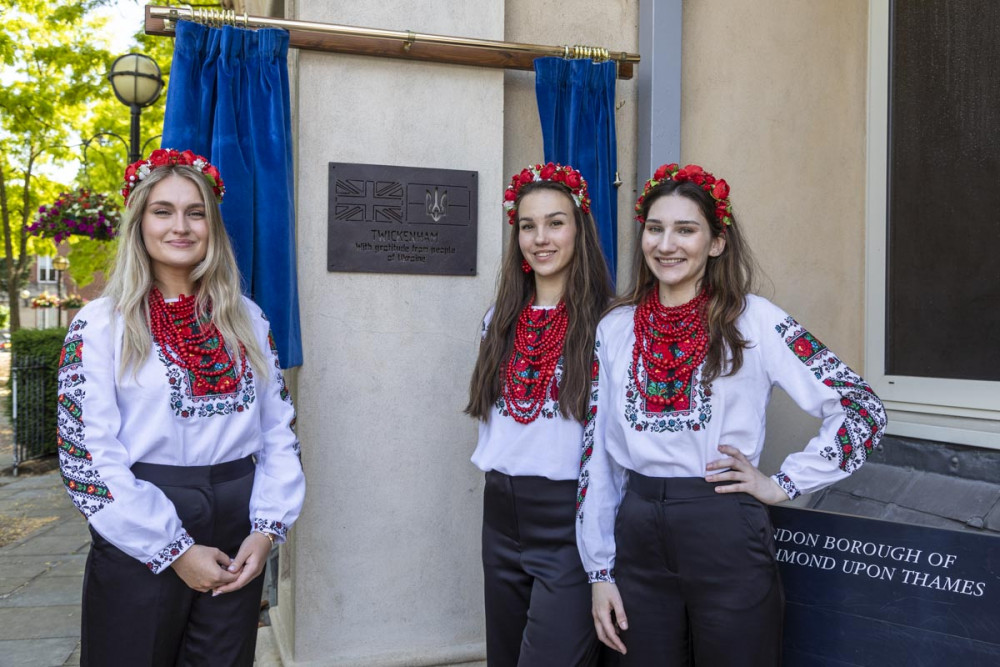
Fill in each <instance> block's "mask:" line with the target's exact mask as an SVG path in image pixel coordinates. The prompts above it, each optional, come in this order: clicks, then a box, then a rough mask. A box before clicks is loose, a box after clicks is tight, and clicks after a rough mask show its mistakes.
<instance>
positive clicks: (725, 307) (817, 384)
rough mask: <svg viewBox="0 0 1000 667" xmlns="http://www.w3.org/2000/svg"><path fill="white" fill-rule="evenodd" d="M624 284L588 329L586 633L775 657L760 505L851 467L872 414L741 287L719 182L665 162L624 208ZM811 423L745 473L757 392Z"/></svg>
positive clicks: (752, 659)
mask: <svg viewBox="0 0 1000 667" xmlns="http://www.w3.org/2000/svg"><path fill="white" fill-rule="evenodd" d="M636 213H637V220H638V221H639V222H640V223H641V225H642V236H641V240H640V243H639V244H638V247H637V249H636V250H637V252H636V257H635V264H634V266H635V275H634V281H633V288H632V290H631V292H630V293H629V294H628V295H627V296H625V297H622V298H621V299H619V300H618V302H617V304H616V305H617V307H616V308H614V309H613V310H611V312H610V313H609V314H608V315H606V316H605V317H604V318H603V319H602V320H601V323H600V325H599V326H598V329H597V340H596V346H597V350H596V354H597V358H598V364H599V378H600V379H599V382H598V387H597V390H596V392H595V395H594V400H593V403H592V407H591V410H592V411H595V410H596V416H595V419H594V428H593V429H592V430H589V431H588V432H587V442H586V449H585V452H584V459H583V465H582V466H581V469H580V481H579V486H580V489H579V494H580V497H581V498H583V499H584V501H583V502H582V506H581V508H580V522H579V524H578V526H577V540H578V544H579V549H580V555H581V559H582V560H583V565H584V568H585V569H586V570H587V574H588V578H589V580H590V581H591V583H592V585H593V615H594V622H595V625H596V629H597V633H598V636H599V637H600V639H601V641H603V642H604V643H605V644H607V645H608V646H611V647H612V648H615V649H616V650H618V651H620V652H621V653H623V654H625V655H624V657H623V658H622V664H625V665H652V664H665V665H690V664H694V665H699V666H710V667H727V666H731V665H732V666H735V665H741V666H742V665H759V666H761V667H763V666H769V667H770V666H773V665H777V664H779V663H780V661H781V627H782V613H783V605H784V600H783V594H782V590H781V583H780V581H779V578H778V570H777V566H776V563H775V547H774V542H773V538H772V533H773V530H772V528H771V524H770V519H769V516H768V513H767V510H766V508H765V505H770V504H774V503H779V502H782V501H785V500H788V499H789V498H794V497H795V496H797V495H798V494H800V493H809V492H812V491H815V490H817V489H819V488H821V487H823V486H826V485H828V484H831V483H833V482H836V481H837V480H839V479H842V478H844V477H846V476H847V475H848V474H850V473H851V472H853V471H854V470H856V469H857V468H858V467H860V466H861V465H862V464H863V463H864V462H865V459H866V457H867V455H868V454H869V452H871V450H872V448H873V447H874V446H876V445H877V444H878V442H879V440H880V438H881V436H882V432H883V429H884V427H885V422H886V417H885V411H884V409H883V407H882V403H881V402H880V401H879V399H878V397H877V396H875V394H874V393H873V392H872V390H871V388H870V387H869V386H868V385H866V384H865V382H864V381H863V380H862V379H861V378H860V377H858V375H856V374H855V373H854V372H853V371H851V369H849V368H848V367H847V366H846V365H845V364H844V363H843V362H841V361H840V360H839V359H838V358H837V357H836V356H834V354H833V353H832V352H831V351H830V350H829V349H828V348H826V347H824V346H823V345H822V344H821V343H820V342H819V341H818V340H817V339H816V338H815V337H813V336H812V335H811V334H810V333H809V332H808V331H806V330H805V329H804V328H803V327H802V326H801V325H799V324H798V323H797V322H796V321H795V320H794V319H792V318H791V317H789V316H788V315H787V314H786V313H784V312H783V311H782V310H781V309H780V308H778V307H777V306H775V305H774V304H772V303H770V302H769V301H767V300H766V299H763V298H761V297H759V296H756V295H754V294H751V293H750V292H751V285H752V284H753V276H752V266H753V262H752V259H751V256H750V250H749V248H748V247H747V244H746V241H745V239H744V238H743V233H742V230H741V228H740V226H739V225H738V224H737V223H736V221H735V218H734V216H733V212H732V206H731V203H730V200H729V186H728V185H727V184H726V182H725V181H724V180H721V179H716V178H715V177H714V176H712V174H710V173H708V172H706V171H704V170H703V169H702V168H701V167H699V166H697V165H688V166H686V167H683V168H679V167H678V166H677V165H676V164H670V165H663V166H662V167H660V168H659V169H657V171H656V173H655V174H654V175H653V178H652V179H650V180H649V182H647V184H646V186H645V188H644V189H643V194H642V196H641V197H639V201H638V203H637V204H636ZM774 385H777V386H780V387H781V388H783V389H784V390H785V391H786V392H787V393H788V394H789V395H790V396H791V397H792V398H793V399H794V400H795V402H796V403H797V404H798V405H799V406H800V407H801V408H802V409H803V410H805V411H806V412H808V413H809V414H811V415H813V416H815V417H819V418H821V419H822V426H821V427H820V430H819V433H818V434H817V435H816V437H814V438H813V439H812V440H810V441H809V442H808V443H806V444H805V447H804V449H803V450H802V451H799V452H796V453H793V454H791V455H790V456H788V458H786V459H785V461H784V463H783V464H782V467H781V470H780V471H778V472H777V473H776V474H774V475H772V476H770V477H768V476H766V475H764V474H763V473H761V472H760V471H759V470H758V469H757V463H758V461H759V459H760V455H761V450H762V448H763V444H764V418H765V410H766V408H767V403H768V399H769V397H770V393H771V388H772V387H773V386H774Z"/></svg>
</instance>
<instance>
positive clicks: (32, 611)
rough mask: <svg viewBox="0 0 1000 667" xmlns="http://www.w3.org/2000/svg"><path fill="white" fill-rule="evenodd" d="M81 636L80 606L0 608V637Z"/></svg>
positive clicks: (45, 637)
mask: <svg viewBox="0 0 1000 667" xmlns="http://www.w3.org/2000/svg"><path fill="white" fill-rule="evenodd" d="M79 636H80V605H79V604H70V605H58V606H55V607H0V640H4V639H47V638H54V637H71V638H73V639H76V638H79Z"/></svg>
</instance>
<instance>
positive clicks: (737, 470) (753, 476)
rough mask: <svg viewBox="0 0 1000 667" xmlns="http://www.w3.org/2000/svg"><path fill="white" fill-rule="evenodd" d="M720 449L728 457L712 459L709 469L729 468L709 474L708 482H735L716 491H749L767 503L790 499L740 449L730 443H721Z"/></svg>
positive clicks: (707, 467)
mask: <svg viewBox="0 0 1000 667" xmlns="http://www.w3.org/2000/svg"><path fill="white" fill-rule="evenodd" d="M719 451H720V452H722V453H723V454H725V455H726V458H722V459H718V460H716V461H712V462H711V463H709V464H708V466H706V469H707V470H709V471H712V470H719V469H721V468H729V470H727V471H726V472H720V473H716V474H714V475H712V474H709V475H707V476H706V477H705V481H707V482H735V484H720V485H719V486H717V487H715V491H716V493H740V492H742V493H747V494H749V495H751V496H753V497H754V498H756V499H757V500H759V501H760V502H762V503H764V504H765V505H774V504H776V503H780V502H782V501H785V500H788V495H787V494H786V493H785V492H784V490H782V488H781V487H780V486H778V483H777V482H775V481H774V480H773V479H771V478H770V477H768V476H767V475H765V474H764V473H762V472H761V471H760V470H758V469H757V468H756V466H754V465H753V464H752V463H750V461H748V460H747V457H746V456H745V455H744V454H743V452H741V451H740V450H738V449H736V448H735V447H732V446H730V445H719Z"/></svg>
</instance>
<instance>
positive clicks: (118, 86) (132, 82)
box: [108, 53, 163, 164]
mask: <svg viewBox="0 0 1000 667" xmlns="http://www.w3.org/2000/svg"><path fill="white" fill-rule="evenodd" d="M108 81H110V82H111V87H112V88H113V89H114V91H115V97H117V98H118V101H119V102H121V103H122V104H124V105H126V106H128V107H129V108H130V109H131V110H132V127H131V131H130V135H129V139H130V141H129V156H128V161H129V164H131V163H133V162H136V161H137V160H139V159H140V158H141V157H142V154H141V153H142V149H141V148H140V137H139V114H141V113H142V109H143V108H144V107H148V106H149V105H150V104H152V103H153V102H155V101H156V100H157V99H159V97H160V92H161V91H162V90H163V77H162V76H160V67H159V65H157V64H156V61H155V60H153V59H152V58H150V57H149V56H147V55H145V54H142V53H129V54H127V55H124V56H119V57H118V58H117V59H116V60H115V62H114V63H112V64H111V71H110V72H108Z"/></svg>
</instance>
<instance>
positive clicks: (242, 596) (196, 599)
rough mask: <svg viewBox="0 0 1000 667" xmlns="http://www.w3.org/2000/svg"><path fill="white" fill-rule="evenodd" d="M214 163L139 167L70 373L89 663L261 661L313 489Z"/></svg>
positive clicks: (66, 353)
mask: <svg viewBox="0 0 1000 667" xmlns="http://www.w3.org/2000/svg"><path fill="white" fill-rule="evenodd" d="M223 193H224V186H223V183H222V178H221V177H220V175H219V172H218V170H216V168H215V167H213V166H212V165H211V164H209V163H208V161H207V160H206V159H205V158H203V157H201V156H198V155H194V154H193V153H191V152H190V151H184V152H178V151H175V150H163V149H161V150H156V151H153V153H152V154H151V155H150V157H149V158H148V159H145V160H140V161H139V162H137V163H135V164H133V165H131V166H129V167H128V169H127V171H126V172H125V186H124V189H123V190H122V195H123V196H124V198H125V202H126V210H125V214H124V216H123V219H122V223H121V229H120V230H119V235H118V239H119V240H118V249H117V256H116V259H115V265H114V269H113V272H112V274H111V278H110V280H109V282H108V286H107V289H106V290H105V293H104V296H103V297H102V298H100V299H97V300H95V301H92V302H91V303H89V304H87V305H86V306H85V307H84V308H83V309H81V310H80V312H79V313H78V314H77V316H76V318H75V319H74V320H73V322H72V324H71V325H70V328H69V332H68V334H67V336H66V343H65V346H64V348H63V353H62V358H61V360H60V370H59V392H60V394H59V441H58V442H59V450H60V451H59V457H60V465H61V467H62V474H63V481H64V483H65V485H66V488H67V491H68V492H69V494H70V496H71V497H72V499H73V502H74V503H75V504H76V506H77V508H78V509H79V510H80V512H82V513H83V515H84V516H85V517H87V519H88V521H89V523H90V530H91V536H92V543H91V548H90V555H89V556H88V559H87V565H86V572H85V575H84V590H83V617H82V645H81V664H82V665H174V664H185V665H186V664H211V665H251V664H253V658H254V645H255V641H256V636H257V617H258V614H259V609H260V598H261V590H262V586H263V577H262V576H261V575H262V572H263V569H264V564H265V560H266V559H267V556H268V553H269V552H270V550H271V546H272V545H273V544H275V543H278V542H282V541H283V540H284V539H285V534H286V531H287V530H288V527H289V526H290V525H291V524H292V522H293V521H294V520H295V518H296V517H297V516H298V514H299V510H300V508H301V506H302V500H303V496H304V492H305V483H304V478H303V474H302V468H301V465H300V463H299V457H298V448H299V445H298V440H297V438H296V436H295V433H294V431H293V430H292V427H293V424H294V421H295V412H294V409H293V407H292V404H291V401H290V400H289V397H288V392H287V391H286V389H285V386H284V382H283V379H282V375H281V371H280V369H279V366H278V358H277V354H276V351H275V349H274V346H273V344H271V337H270V334H269V330H268V324H267V320H265V319H264V316H263V313H262V312H261V310H260V308H258V307H257V306H256V305H255V304H254V303H253V302H252V301H250V300H249V299H247V298H245V297H243V296H242V295H241V294H240V287H239V273H238V270H237V268H236V262H235V258H234V256H233V251H232V247H231V246H230V243H229V238H228V236H227V235H226V231H225V228H224V227H223V224H222V217H221V215H220V213H219V201H220V200H221V198H222V196H223Z"/></svg>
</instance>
